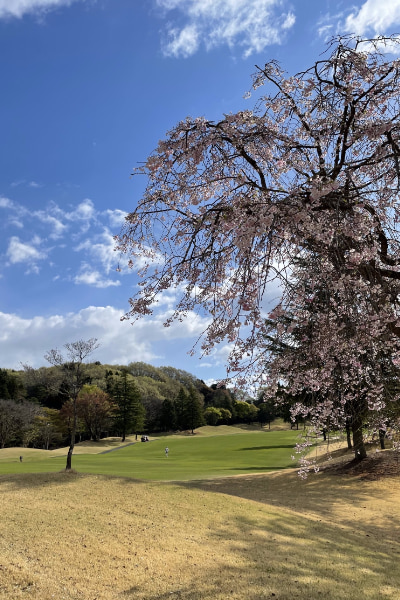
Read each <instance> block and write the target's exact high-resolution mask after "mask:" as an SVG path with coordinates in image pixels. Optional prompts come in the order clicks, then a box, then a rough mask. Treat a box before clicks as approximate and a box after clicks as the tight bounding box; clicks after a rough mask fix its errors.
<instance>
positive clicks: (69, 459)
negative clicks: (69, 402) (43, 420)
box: [65, 398, 77, 471]
mask: <svg viewBox="0 0 400 600" xmlns="http://www.w3.org/2000/svg"><path fill="white" fill-rule="evenodd" d="M76 420H77V414H76V398H74V417H73V420H72V429H71V443H70V446H69V450H68V454H67V464H66V466H65V470H66V471H70V470H71V469H72V453H73V451H74V448H75V437H76Z"/></svg>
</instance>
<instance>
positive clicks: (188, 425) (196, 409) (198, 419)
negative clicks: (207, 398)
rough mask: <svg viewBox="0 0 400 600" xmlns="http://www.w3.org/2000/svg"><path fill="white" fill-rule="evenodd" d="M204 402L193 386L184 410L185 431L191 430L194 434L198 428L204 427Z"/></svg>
mask: <svg viewBox="0 0 400 600" xmlns="http://www.w3.org/2000/svg"><path fill="white" fill-rule="evenodd" d="M204 423H205V421H204V416H203V402H202V401H201V399H200V396H199V394H198V393H197V392H196V390H195V389H194V387H193V386H191V387H190V388H189V394H188V395H187V396H186V402H185V408H184V425H185V427H184V429H191V431H192V433H194V430H195V429H196V428H197V427H201V426H202V425H204Z"/></svg>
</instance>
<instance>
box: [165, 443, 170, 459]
mask: <svg viewBox="0 0 400 600" xmlns="http://www.w3.org/2000/svg"><path fill="white" fill-rule="evenodd" d="M168 452H169V448H168V446H167V447H166V448H165V456H166V457H167V458H168Z"/></svg>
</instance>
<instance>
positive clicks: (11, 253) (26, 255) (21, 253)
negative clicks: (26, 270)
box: [7, 236, 47, 267]
mask: <svg viewBox="0 0 400 600" xmlns="http://www.w3.org/2000/svg"><path fill="white" fill-rule="evenodd" d="M40 245H41V240H40V238H39V237H37V236H35V237H34V238H33V239H32V241H31V242H22V241H21V240H20V239H19V238H18V237H17V236H13V237H12V238H11V239H10V241H9V244H8V248H7V257H8V259H9V261H10V263H11V264H16V263H24V264H26V265H27V266H28V267H32V265H36V264H37V262H38V261H40V260H44V259H45V258H46V256H47V253H46V251H44V250H43V249H40V248H39V246H40Z"/></svg>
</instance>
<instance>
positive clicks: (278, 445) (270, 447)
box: [235, 444, 294, 452]
mask: <svg viewBox="0 0 400 600" xmlns="http://www.w3.org/2000/svg"><path fill="white" fill-rule="evenodd" d="M293 447H294V444H277V445H275V446H250V447H249V448H237V449H236V450H235V452H242V451H244V450H279V448H290V450H292V451H293Z"/></svg>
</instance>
